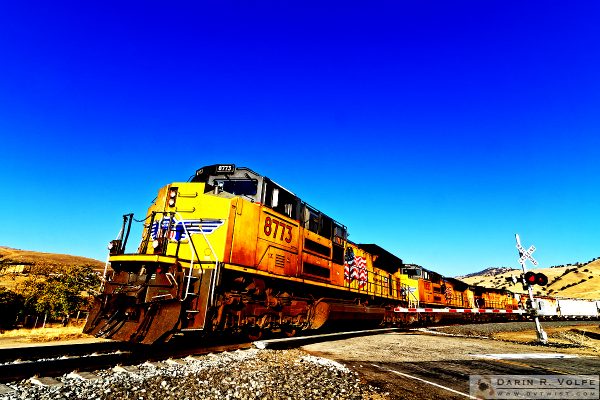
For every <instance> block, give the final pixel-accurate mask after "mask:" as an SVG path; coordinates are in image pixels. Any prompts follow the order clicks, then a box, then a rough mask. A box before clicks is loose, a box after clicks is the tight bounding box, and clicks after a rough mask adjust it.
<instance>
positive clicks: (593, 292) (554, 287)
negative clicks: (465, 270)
mask: <svg viewBox="0 0 600 400" xmlns="http://www.w3.org/2000/svg"><path fill="white" fill-rule="evenodd" d="M573 269H575V271H572V272H568V273H566V271H567V270H573ZM586 270H587V271H586ZM531 271H533V272H542V273H544V274H545V275H546V276H547V277H548V281H549V282H550V284H548V285H547V286H545V287H540V286H534V291H535V292H537V291H540V292H541V294H542V295H550V296H557V297H574V298H579V299H600V259H598V260H595V261H592V262H590V263H588V264H585V265H579V266H575V265H569V266H565V267H560V268H538V269H532V270H531ZM520 274H521V270H520V269H519V270H513V271H511V272H505V273H503V274H498V275H496V276H472V277H469V278H464V279H463V281H464V282H466V283H468V284H471V285H473V284H476V285H479V286H484V287H491V288H502V287H505V288H506V289H509V290H511V291H513V292H517V293H519V292H523V290H522V286H521V284H520V283H518V284H516V285H513V284H511V283H509V282H507V281H506V280H505V278H509V277H510V276H511V275H515V276H519V275H520ZM590 276H591V277H592V278H590ZM555 279H556V280H555ZM582 280H585V281H584V282H581V281H582ZM565 286H570V287H568V288H565Z"/></svg>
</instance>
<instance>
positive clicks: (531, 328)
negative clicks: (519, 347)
mask: <svg viewBox="0 0 600 400" xmlns="http://www.w3.org/2000/svg"><path fill="white" fill-rule="evenodd" d="M541 324H542V328H543V329H544V331H545V332H546V333H547V334H548V345H546V346H540V345H539V343H538V339H537V333H536V331H535V325H534V323H533V322H531V321H529V322H509V323H497V324H473V325H461V326H449V327H440V328H436V329H434V330H433V331H434V332H440V333H445V334H453V335H459V336H467V337H477V336H483V337H488V338H491V339H494V340H498V341H503V342H512V343H522V344H527V345H531V346H536V347H545V348H547V349H557V350H558V349H559V350H560V351H561V352H566V353H573V354H581V355H592V356H598V355H600V326H599V324H598V321H595V322H591V321H552V322H547V321H542V323H541Z"/></svg>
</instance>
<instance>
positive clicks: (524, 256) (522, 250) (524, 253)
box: [515, 235, 538, 265]
mask: <svg viewBox="0 0 600 400" xmlns="http://www.w3.org/2000/svg"><path fill="white" fill-rule="evenodd" d="M515 236H516V238H517V250H519V254H520V255H521V258H519V264H525V261H526V260H529V261H531V263H532V264H533V265H538V262H537V261H536V260H535V258H533V257H532V256H531V255H532V254H533V252H534V251H535V246H534V245H531V247H529V249H527V251H525V248H524V247H523V246H521V239H520V238H519V235H515Z"/></svg>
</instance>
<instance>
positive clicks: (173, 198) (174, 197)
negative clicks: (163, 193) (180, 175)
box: [168, 187, 177, 207]
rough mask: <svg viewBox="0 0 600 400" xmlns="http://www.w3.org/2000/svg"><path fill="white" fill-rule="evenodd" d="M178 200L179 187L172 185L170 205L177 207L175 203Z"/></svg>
mask: <svg viewBox="0 0 600 400" xmlns="http://www.w3.org/2000/svg"><path fill="white" fill-rule="evenodd" d="M176 202H177V188H176V187H172V188H170V189H169V202H168V204H169V207H175V203H176Z"/></svg>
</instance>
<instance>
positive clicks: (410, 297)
mask: <svg viewBox="0 0 600 400" xmlns="http://www.w3.org/2000/svg"><path fill="white" fill-rule="evenodd" d="M410 289H411V286H410V285H407V284H405V283H401V284H400V291H401V293H404V296H403V300H404V301H406V302H407V306H408V307H409V308H416V307H419V299H418V298H417V296H415V293H414V292H413V291H411V290H410Z"/></svg>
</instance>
